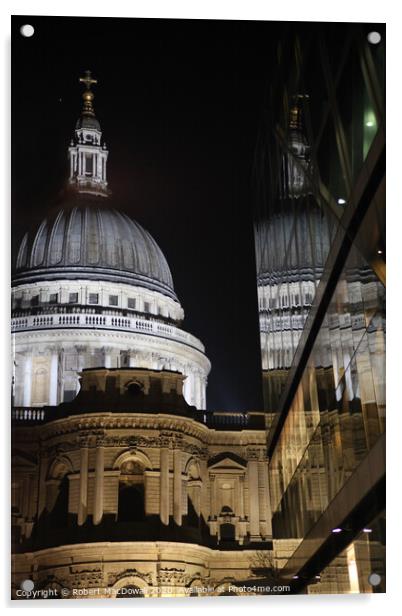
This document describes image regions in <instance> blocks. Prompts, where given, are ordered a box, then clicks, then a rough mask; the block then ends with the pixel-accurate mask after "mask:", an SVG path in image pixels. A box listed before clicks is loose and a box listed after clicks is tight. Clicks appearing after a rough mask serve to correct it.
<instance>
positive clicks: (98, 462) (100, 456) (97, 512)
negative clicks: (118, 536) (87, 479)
mask: <svg viewBox="0 0 402 616" xmlns="http://www.w3.org/2000/svg"><path fill="white" fill-rule="evenodd" d="M104 471H105V469H104V448H103V447H102V446H97V448H96V457H95V489H94V514H93V523H94V524H95V525H97V524H100V523H101V521H102V517H103V481H104Z"/></svg>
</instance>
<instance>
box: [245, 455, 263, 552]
mask: <svg viewBox="0 0 402 616" xmlns="http://www.w3.org/2000/svg"><path fill="white" fill-rule="evenodd" d="M247 474H248V495H249V520H250V537H251V539H254V540H258V539H259V538H260V504H259V497H258V460H249V461H248V464H247Z"/></svg>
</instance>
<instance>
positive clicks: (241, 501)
mask: <svg viewBox="0 0 402 616" xmlns="http://www.w3.org/2000/svg"><path fill="white" fill-rule="evenodd" d="M239 518H240V519H241V520H243V519H244V475H240V477H239Z"/></svg>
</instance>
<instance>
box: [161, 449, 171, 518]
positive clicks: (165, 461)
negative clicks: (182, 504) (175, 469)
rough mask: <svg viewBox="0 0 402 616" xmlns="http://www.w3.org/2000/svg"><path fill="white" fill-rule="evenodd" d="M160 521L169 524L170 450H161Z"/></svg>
mask: <svg viewBox="0 0 402 616" xmlns="http://www.w3.org/2000/svg"><path fill="white" fill-rule="evenodd" d="M159 491H160V519H161V522H162V524H166V525H168V524H169V448H168V447H166V446H162V447H161V450H160V481H159Z"/></svg>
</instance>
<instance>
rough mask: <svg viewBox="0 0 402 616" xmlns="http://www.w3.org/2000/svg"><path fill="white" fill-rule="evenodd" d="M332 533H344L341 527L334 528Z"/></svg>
mask: <svg viewBox="0 0 402 616" xmlns="http://www.w3.org/2000/svg"><path fill="white" fill-rule="evenodd" d="M332 532H333V533H341V532H342V528H339V527H338V528H333V529H332Z"/></svg>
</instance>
